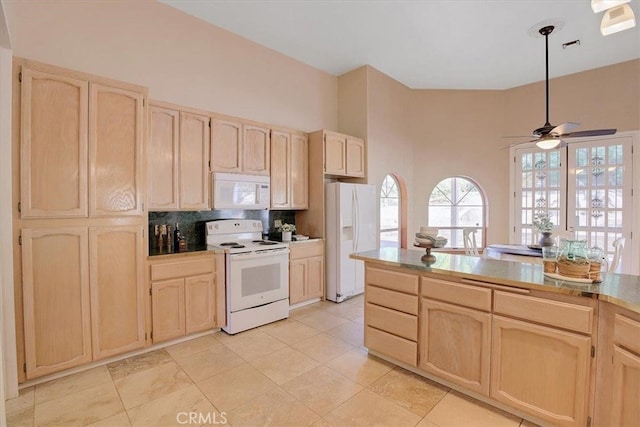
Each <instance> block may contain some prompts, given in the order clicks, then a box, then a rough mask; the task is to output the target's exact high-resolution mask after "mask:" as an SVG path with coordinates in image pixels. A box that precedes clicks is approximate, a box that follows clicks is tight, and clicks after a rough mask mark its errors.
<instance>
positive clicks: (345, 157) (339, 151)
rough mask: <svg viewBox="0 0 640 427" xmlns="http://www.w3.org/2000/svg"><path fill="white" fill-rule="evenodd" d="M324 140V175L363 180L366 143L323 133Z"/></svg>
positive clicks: (347, 136) (340, 135)
mask: <svg viewBox="0 0 640 427" xmlns="http://www.w3.org/2000/svg"><path fill="white" fill-rule="evenodd" d="M322 132H323V134H322V136H323V139H324V173H325V174H327V175H336V176H348V177H356V178H362V177H364V176H365V158H366V155H365V145H364V141H363V140H362V139H360V138H356V137H354V136H349V135H344V134H340V133H337V132H330V131H322Z"/></svg>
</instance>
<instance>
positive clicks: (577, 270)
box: [558, 258, 590, 279]
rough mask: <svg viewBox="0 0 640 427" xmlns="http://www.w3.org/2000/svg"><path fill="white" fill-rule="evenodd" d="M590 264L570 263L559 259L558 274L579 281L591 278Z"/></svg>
mask: <svg viewBox="0 0 640 427" xmlns="http://www.w3.org/2000/svg"><path fill="white" fill-rule="evenodd" d="M589 269H590V263H589V261H588V260H586V259H585V260H574V261H570V260H568V259H566V258H560V259H558V274H560V275H562V276H565V277H574V278H577V279H588V278H589Z"/></svg>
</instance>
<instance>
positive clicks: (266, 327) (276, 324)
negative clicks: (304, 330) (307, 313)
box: [254, 316, 297, 332]
mask: <svg viewBox="0 0 640 427" xmlns="http://www.w3.org/2000/svg"><path fill="white" fill-rule="evenodd" d="M293 322H297V320H296V319H294V318H292V317H291V316H289V317H287V318H286V319H281V320H276V321H275V322H271V323H267V324H266V325H262V326H259V327H258V328H256V329H255V331H260V332H266V331H268V330H270V329H275V328H279V327H280V326H284V325H286V324H288V323H293ZM255 331H254V332H255Z"/></svg>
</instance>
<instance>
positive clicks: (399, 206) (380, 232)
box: [378, 174, 402, 248]
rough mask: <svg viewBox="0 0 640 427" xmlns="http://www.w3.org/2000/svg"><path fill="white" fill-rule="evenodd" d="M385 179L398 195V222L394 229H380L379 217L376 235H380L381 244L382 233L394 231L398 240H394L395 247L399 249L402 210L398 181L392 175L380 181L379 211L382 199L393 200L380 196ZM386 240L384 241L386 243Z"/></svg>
mask: <svg viewBox="0 0 640 427" xmlns="http://www.w3.org/2000/svg"><path fill="white" fill-rule="evenodd" d="M386 179H391V181H393V185H394V186H395V187H396V193H397V195H398V197H397V200H398V206H397V211H396V218H397V220H398V226H397V227H395V228H382V216H380V228H379V230H378V233H379V234H380V241H381V242H382V233H384V232H385V231H395V232H396V233H397V237H398V239H397V240H396V244H397V245H396V247H398V248H399V247H400V246H401V243H402V242H401V240H402V237H401V236H400V221H401V209H402V199H401V198H402V194H400V183H399V182H398V179H397V178H396V177H395V176H394V175H393V174H387V175H385V177H384V179H383V180H382V184H380V194H379V195H378V197H379V199H380V203H379V206H380V209H382V205H383V203H382V200H383V199H393V197H383V195H382V191H383V189H384V181H385V180H386ZM386 241H387V240H385V242H386Z"/></svg>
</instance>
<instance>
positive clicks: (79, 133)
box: [20, 66, 146, 218]
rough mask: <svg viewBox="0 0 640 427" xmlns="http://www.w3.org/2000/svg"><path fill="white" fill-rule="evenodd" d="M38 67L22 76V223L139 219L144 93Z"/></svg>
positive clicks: (136, 88) (26, 70) (133, 87)
mask: <svg viewBox="0 0 640 427" xmlns="http://www.w3.org/2000/svg"><path fill="white" fill-rule="evenodd" d="M40 68H42V69H31V68H29V67H26V66H25V67H22V71H21V75H22V77H21V78H22V83H21V85H22V86H21V89H22V91H21V105H20V118H21V120H20V135H21V144H20V153H21V174H20V188H21V192H20V210H21V216H22V218H58V217H87V216H91V217H101V216H139V215H141V214H142V200H143V191H144V189H143V185H144V184H143V181H142V173H143V169H142V167H143V166H142V157H141V155H142V152H143V132H144V124H143V117H144V113H143V102H144V97H145V93H146V90H145V89H144V88H141V87H137V86H133V85H127V84H124V83H123V84H121V85H118V84H117V83H115V82H110V83H109V84H106V83H104V84H103V83H100V82H96V81H91V80H88V79H84V78H80V77H76V76H75V74H74V73H68V74H65V73H59V72H57V71H55V70H54V69H53V67H40ZM48 70H51V71H48Z"/></svg>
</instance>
